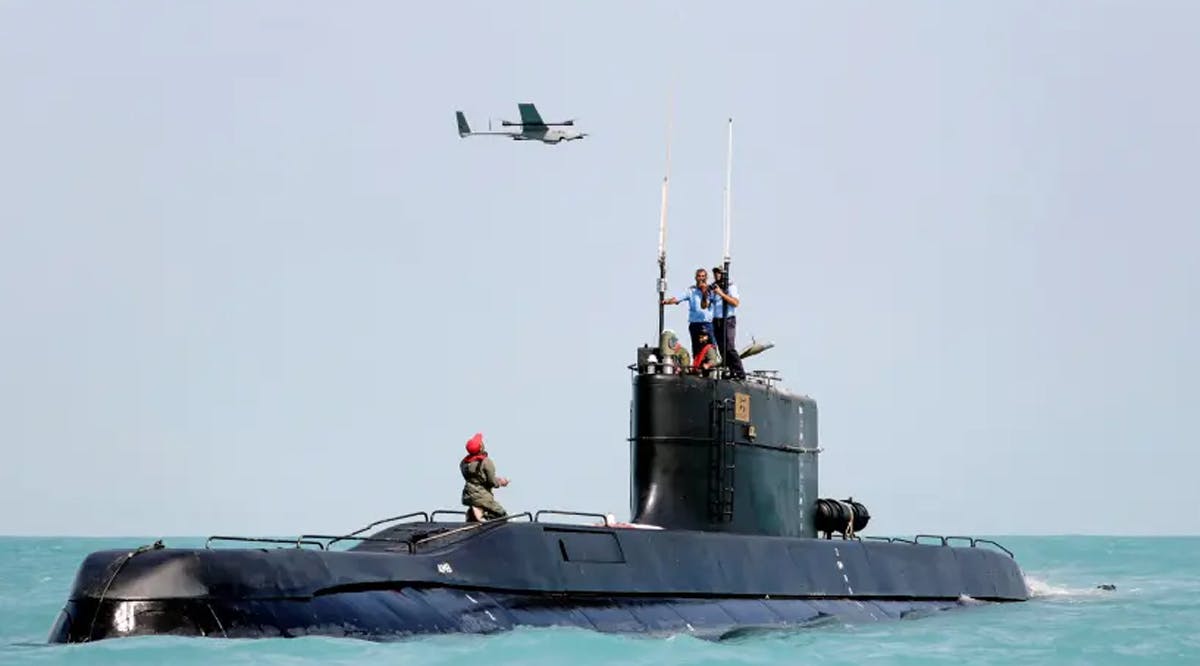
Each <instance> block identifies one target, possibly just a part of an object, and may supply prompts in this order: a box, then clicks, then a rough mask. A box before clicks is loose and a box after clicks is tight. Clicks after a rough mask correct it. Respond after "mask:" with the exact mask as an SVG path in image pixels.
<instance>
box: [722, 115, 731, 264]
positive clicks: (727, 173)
mask: <svg viewBox="0 0 1200 666" xmlns="http://www.w3.org/2000/svg"><path fill="white" fill-rule="evenodd" d="M727 150H728V152H727V153H726V157H725V255H724V261H725V280H726V281H728V280H729V235H730V230H731V228H732V224H733V206H732V200H733V118H730V119H729V146H728V148H727ZM723 287H724V285H723Z"/></svg>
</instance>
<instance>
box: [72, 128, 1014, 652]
mask: <svg viewBox="0 0 1200 666" xmlns="http://www.w3.org/2000/svg"><path fill="white" fill-rule="evenodd" d="M732 136H733V135H732V120H731V121H730V155H732ZM668 155H669V148H668ZM730 163H731V162H730ZM668 173H669V158H668ZM729 174H730V171H729V170H727V172H726V199H725V203H726V210H725V248H724V249H725V252H724V262H725V263H724V270H723V275H724V276H725V279H728V275H729V272H730V271H729V269H730V265H729V263H730V260H729V222H730V214H729V196H728V194H729V178H730V175H729ZM667 182H668V178H664V179H663V205H662V214H661V220H660V224H659V252H658V255H659V256H658V266H659V279H658V303H659V305H658V338H657V339H656V340H655V345H654V346H651V345H642V346H641V347H638V348H636V354H635V355H634V360H633V362H632V363H631V364H630V365H629V366H628V371H629V372H630V375H631V390H632V396H631V399H630V403H629V437H628V440H627V445H628V447H629V515H630V519H629V521H628V522H617V521H616V520H615V518H614V517H613V516H611V515H610V514H606V513H600V512H595V513H591V512H582V511H573V510H559V509H553V508H551V509H540V510H533V511H525V512H520V513H514V514H509V515H505V516H502V517H499V518H495V519H492V520H487V521H483V522H473V521H472V522H468V515H467V512H466V510H465V509H464V508H458V509H439V510H433V511H414V512H409V513H404V514H401V515H396V516H389V517H386V518H383V519H381V520H377V521H375V522H372V523H370V524H368V525H366V526H364V527H361V528H359V529H356V530H352V531H348V532H345V533H342V534H300V535H297V536H296V537H295V538H279V537H255V536H229V535H215V536H211V537H209V538H208V539H207V540H206V542H205V544H204V546H203V547H200V548H171V547H168V546H167V545H165V544H163V542H162V541H161V540H160V541H156V542H154V543H153V544H148V545H144V546H140V547H137V548H134V549H131V550H104V551H98V552H95V553H92V554H90V555H88V556H87V557H86V558H84V560H83V562H82V563H81V564H80V566H79V570H78V572H77V574H76V576H75V580H74V582H73V584H72V588H71V591H70V593H69V596H68V599H67V601H66V604H65V606H64V607H63V609H62V610H61V612H60V613H59V614H58V617H57V618H56V620H55V621H54V624H53V626H52V628H51V630H50V636H49V641H50V642H51V643H79V642H87V641H95V640H101V639H106V638H116V637H124V636H140V635H158V634H172V635H185V636H210V637H225V638H257V637H297V636H313V635H315V636H331V637H356V638H365V639H370V640H392V639H399V638H404V637H408V636H414V635H424V634H439V633H475V634H478V633H491V632H496V631H503V630H507V629H511V628H514V627H520V626H530V627H549V626H567V627H580V628H584V629H591V630H597V631H602V632H629V633H648V634H676V633H691V634H695V635H698V636H702V637H709V638H716V639H720V638H723V637H731V636H739V635H745V634H746V632H753V631H758V630H768V631H769V630H777V629H785V628H791V627H806V626H812V625H820V624H823V623H826V622H830V621H834V622H846V623H852V622H871V621H877V620H895V619H900V618H905V617H912V616H914V615H915V616H921V615H925V614H928V613H934V612H939V611H942V610H947V609H951V608H956V607H960V606H963V605H968V604H973V603H974V602H975V601H978V602H997V603H1004V602H1021V601H1026V600H1027V599H1028V598H1029V590H1028V588H1027V586H1026V583H1025V578H1024V576H1023V574H1022V572H1021V569H1020V567H1019V566H1018V565H1017V562H1016V560H1015V558H1014V556H1013V553H1012V552H1010V551H1009V550H1007V549H1006V548H1005V547H1004V546H1003V545H1001V544H999V543H997V542H995V541H992V540H990V539H982V538H976V537H969V536H954V535H950V536H943V535H931V534H921V535H916V536H915V537H913V538H911V539H908V538H895V537H875V536H863V532H864V530H865V529H866V528H867V526H868V523H869V521H870V511H869V510H868V508H867V507H866V505H865V504H864V503H863V502H861V501H858V500H855V499H853V498H850V497H847V498H844V499H838V498H821V497H819V493H818V491H819V486H818V471H819V464H818V463H819V458H820V456H821V454H822V453H823V451H824V449H823V448H822V447H821V446H820V441H819V434H818V410H817V403H816V401H815V400H814V399H812V398H811V397H809V396H806V395H801V394H796V393H792V392H790V391H789V390H787V389H785V388H784V387H783V383H782V380H781V378H780V376H779V373H778V372H775V371H766V370H756V371H752V372H750V373H748V374H745V373H742V372H738V373H736V374H735V373H733V372H732V371H731V368H730V367H728V366H727V365H726V364H725V363H724V362H722V363H721V364H719V365H717V366H716V367H711V368H706V367H703V366H702V365H697V366H695V367H692V366H684V365H681V364H679V363H678V362H677V361H676V360H674V359H673V358H672V357H671V355H669V354H664V351H666V347H667V346H668V345H667V344H666V343H665V342H664V315H663V304H664V303H665V300H664V297H665V293H666V253H665V239H666V211H667V205H666V203H667ZM725 285H726V286H728V282H726V283H725ZM735 305H736V304H735ZM724 346H725V347H729V348H730V349H731V350H732V345H724ZM771 346H772V345H770V344H765V345H764V344H758V343H755V344H752V345H751V346H750V347H748V348H747V349H746V350H745V351H744V352H743V356H751V355H754V354H759V353H762V352H763V351H765V350H767V349H769V348H770V347H771ZM698 356H699V355H698ZM739 369H740V365H739Z"/></svg>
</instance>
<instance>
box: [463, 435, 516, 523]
mask: <svg viewBox="0 0 1200 666" xmlns="http://www.w3.org/2000/svg"><path fill="white" fill-rule="evenodd" d="M458 468H459V470H460V471H461V472H462V475H463V481H464V482H465V483H463V491H462V503H463V506H465V507H467V522H468V523H477V522H480V521H483V520H491V519H493V518H500V517H501V516H506V515H508V512H507V511H505V510H504V507H502V506H500V503H499V502H497V501H496V497H495V496H494V495H492V490H493V489H494V488H503V487H504V486H507V485H508V479H506V478H504V477H502V476H496V465H495V463H493V462H492V460H491V458H488V454H487V447H485V446H484V445H483V434H482V433H478V432H477V433H475V436H474V437H472V438H471V439H468V440H467V456H466V457H465V458H463V459H462V462H461V463H459V465H458Z"/></svg>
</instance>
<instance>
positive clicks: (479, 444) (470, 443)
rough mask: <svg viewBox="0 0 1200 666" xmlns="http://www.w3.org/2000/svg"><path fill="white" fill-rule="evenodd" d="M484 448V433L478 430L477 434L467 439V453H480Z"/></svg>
mask: <svg viewBox="0 0 1200 666" xmlns="http://www.w3.org/2000/svg"><path fill="white" fill-rule="evenodd" d="M482 450H483V433H481V432H477V433H475V436H474V437H472V438H471V439H468V440H467V453H469V454H471V455H478V454H479V452H480V451H482Z"/></svg>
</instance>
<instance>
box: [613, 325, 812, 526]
mask: <svg viewBox="0 0 1200 666" xmlns="http://www.w3.org/2000/svg"><path fill="white" fill-rule="evenodd" d="M652 351H653V350H651V349H648V348H645V347H643V348H642V349H641V350H639V362H638V364H637V365H636V366H635V368H634V369H635V372H634V376H633V402H632V405H631V406H630V411H631V414H630V436H629V442H630V492H629V495H630V497H629V501H630V515H631V516H632V517H633V521H634V522H636V523H645V524H650V525H658V526H661V527H664V528H670V529H687V530H703V531H710V532H735V533H739V534H764V535H775V536H802V537H814V536H816V534H817V532H816V528H815V526H814V524H813V518H814V507H815V503H816V500H817V468H818V465H817V454H818V451H819V449H818V443H817V403H816V402H815V401H814V400H812V399H811V398H809V397H807V396H799V395H795V394H792V393H789V392H787V391H785V390H782V389H781V388H779V387H778V386H776V382H775V379H774V378H773V377H770V376H769V375H766V374H758V375H752V376H751V377H749V378H748V379H747V380H745V381H731V380H728V379H722V378H718V377H707V376H700V375H693V374H676V373H674V372H671V371H672V370H674V368H672V367H671V366H669V365H667V366H664V365H660V364H658V363H655V362H654V361H653V360H651V358H652V357H651V356H650V353H651V352H652Z"/></svg>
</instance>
